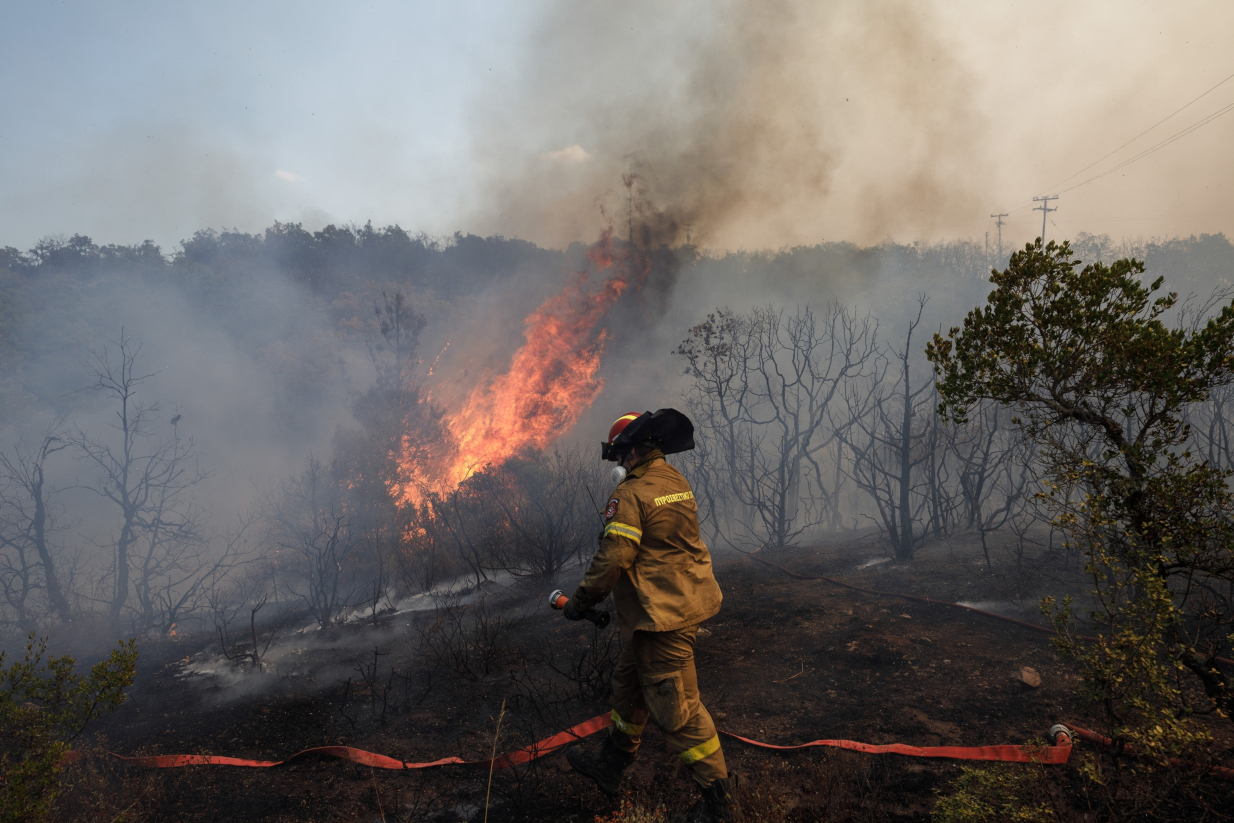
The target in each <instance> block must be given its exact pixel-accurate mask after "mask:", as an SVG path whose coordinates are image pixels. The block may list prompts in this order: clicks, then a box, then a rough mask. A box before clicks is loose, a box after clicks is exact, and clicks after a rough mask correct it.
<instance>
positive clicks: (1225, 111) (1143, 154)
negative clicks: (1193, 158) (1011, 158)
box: [1060, 103, 1234, 193]
mask: <svg viewBox="0 0 1234 823" xmlns="http://www.w3.org/2000/svg"><path fill="white" fill-rule="evenodd" d="M1231 111H1234V103H1230V104H1229V105H1228V106H1226V107H1224V108H1222V109H1218V110H1217V111H1215V112H1213V113H1212V114H1210V115H1208V117H1205V118H1204V119H1203V120H1200V121H1199V122H1198V123H1193V124H1192V125H1190V126H1188V127H1187V128H1185V129H1183V130H1182V131H1180V132H1177V133H1176V134H1173V135H1171V136H1169V137H1167V138H1166V139H1164V140H1162V141H1161V142H1160V143H1157V144H1156V145H1155V146H1150V147H1149V148H1147V149H1145V150H1144V151H1142V152H1140V153H1139V154H1137V155H1136V156H1135V157H1132V158H1130V159H1128V160H1124V161H1123V162H1121V163H1119V164H1118V165H1117V166H1114V167H1113V168H1111V169H1107V170H1106V171H1103V172H1102V173H1101V174H1097V175H1094V176H1092V177H1090V178H1088V179H1087V180H1085V181H1084V182H1083V183H1076V184H1075V185H1074V186H1068V187H1067V188H1065V189H1063V192H1069V191H1071V190H1072V189H1078V188H1079V187H1080V186H1087V185H1088V184H1089V183H1091V182H1093V181H1094V180H1100V179H1101V178H1103V177H1105V176H1106V175H1107V174H1113V173H1114V172H1116V171H1118V170H1119V169H1121V168H1124V167H1126V166H1130V165H1131V164H1132V163H1134V162H1135V161H1137V160H1140V159H1142V158H1144V157H1147V156H1148V155H1150V154H1152V153H1153V152H1155V151H1157V150H1158V149H1163V148H1165V147H1166V146H1168V145H1170V144H1171V143H1173V142H1174V141H1175V140H1179V139H1181V138H1183V137H1186V136H1187V135H1188V134H1191V132H1193V131H1195V130H1196V129H1199V128H1201V127H1202V126H1207V125H1208V124H1209V123H1211V122H1212V121H1214V120H1216V119H1217V118H1218V117H1221V116H1222V115H1224V114H1229V113H1230V112H1231ZM1072 176H1073V177H1074V176H1075V175H1072ZM1060 193H1061V192H1060Z"/></svg>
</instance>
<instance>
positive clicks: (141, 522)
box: [67, 332, 209, 634]
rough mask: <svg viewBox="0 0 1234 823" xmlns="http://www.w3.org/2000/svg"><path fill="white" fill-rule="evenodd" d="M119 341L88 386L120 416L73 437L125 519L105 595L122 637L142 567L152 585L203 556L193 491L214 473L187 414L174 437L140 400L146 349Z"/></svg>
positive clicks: (106, 351)
mask: <svg viewBox="0 0 1234 823" xmlns="http://www.w3.org/2000/svg"><path fill="white" fill-rule="evenodd" d="M113 345H114V347H115V348H114V349H113V348H112V347H111V346H106V347H104V348H103V349H102V350H101V351H96V352H93V353H92V359H91V361H90V369H91V371H92V373H93V382H92V383H90V384H89V385H88V386H87V387H86V390H89V391H93V392H97V393H99V394H101V395H102V396H103V397H104V398H105V400H106V401H107V402H108V403H109V404H110V406H111V408H112V411H113V414H114V417H113V418H112V421H111V422H110V423H109V424H107V426H106V429H107V431H104V432H100V433H88V432H85V431H83V430H82V429H81V428H77V429H75V430H74V433H73V434H72V435H71V436H70V437H69V438H67V441H68V443H69V444H71V445H72V446H73V448H74V449H75V451H76V452H77V454H78V455H79V457H80V458H81V459H82V460H83V462H85V463H86V464H87V465H88V466H90V467H91V468H93V469H94V470H95V471H96V472H97V479H96V480H95V481H94V482H93V483H92V484H90V485H88V486H87V487H86V488H88V489H89V490H90V491H92V492H94V493H96V494H98V495H99V496H100V497H102V498H104V499H105V500H107V501H109V502H110V503H111V504H112V507H113V510H114V511H115V513H116V515H117V518H118V521H119V522H118V526H117V529H116V532H115V533H114V535H113V536H112V537H111V538H110V539H109V543H108V544H107V547H108V548H109V549H110V553H111V555H112V558H111V560H112V562H111V569H110V572H109V574H108V575H107V581H108V583H109V585H108V587H107V589H108V590H107V591H106V593H105V595H104V601H105V604H106V609H107V618H108V621H109V624H110V626H111V629H112V631H113V632H115V633H117V634H118V633H120V632H121V631H122V630H123V626H122V618H123V616H124V613H125V610H126V608H128V607H129V600H130V597H132V594H133V586H132V581H133V572H134V571H135V570H136V571H137V573H138V582H139V583H140V584H142V585H145V584H147V583H148V582H149V580H150V578H151V577H154V576H157V575H159V574H162V573H171V574H173V575H174V574H178V573H180V572H183V571H185V570H187V569H188V568H189V567H191V566H193V565H194V564H195V563H199V562H200V561H201V555H200V554H197V553H196V552H197V550H198V548H199V547H200V542H201V536H200V528H199V524H198V517H197V512H196V510H195V509H194V508H193V504H192V491H193V490H194V488H195V487H196V486H197V485H198V484H200V483H201V482H202V481H204V480H205V479H207V477H209V475H208V473H207V472H205V471H203V470H202V469H201V468H200V466H199V465H198V463H197V453H196V448H195V446H194V443H193V439H192V438H191V437H182V436H181V435H180V433H179V429H178V426H177V424H178V423H179V421H180V419H181V416H180V415H179V414H176V415H174V416H173V417H172V418H171V421H170V428H171V432H170V434H163V433H160V431H159V430H158V429H156V427H157V425H158V424H159V422H160V420H161V417H160V409H159V405H158V404H157V403H146V402H144V401H143V400H142V399H140V397H139V393H140V389H141V387H142V384H143V383H144V382H145V381H146V380H148V379H149V378H151V377H153V376H154V375H153V373H148V372H143V371H142V370H141V369H140V368H139V364H138V360H139V357H140V355H141V346H140V345H134V344H133V343H132V342H131V341H130V340H129V339H128V338H127V337H126V336H125V335H124V334H123V332H122V333H121V335H120V339H119V341H118V342H116V343H115V344H113ZM162 431H163V432H165V431H166V429H163V430H162ZM147 590H148V587H147ZM138 611H139V614H141V612H142V611H143V609H139V610H138ZM140 622H142V621H141V620H140V619H139V623H140Z"/></svg>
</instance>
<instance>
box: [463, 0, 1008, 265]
mask: <svg viewBox="0 0 1234 823" xmlns="http://www.w3.org/2000/svg"><path fill="white" fill-rule="evenodd" d="M614 6H619V7H620V8H614ZM922 9H923V7H922V6H920V5H919V4H913V3H906V2H882V3H879V2H840V3H817V2H798V1H796V0H769V1H766V2H730V3H726V4H720V5H714V4H658V3H646V2H644V3H639V2H635V3H628V4H609V5H606V6H601V5H598V4H591V3H563V4H561V5H559V6H557V7H555V9H554V11H553V12H552V13H551V14H550V15H549V16H548V18H547V19H546V21H545V23H544V25H543V26H542V28H541V30H540V32H539V35H538V41H537V47H536V48H535V49H533V51H532V54H533V57H532V59H531V62H530V65H529V66H528V67H527V71H526V73H525V75H523V76H522V77H521V78H519V79H516V80H515V81H512V85H509V86H505V87H503V88H502V89H501V91H500V93H499V94H498V95H497V96H498V97H500V100H499V101H490V105H491V106H493V107H494V108H496V109H497V110H499V111H500V112H501V113H502V115H503V116H501V117H498V118H496V119H497V121H499V122H502V123H503V127H501V128H497V129H495V130H494V132H493V133H492V134H490V135H488V136H487V137H486V138H485V139H484V140H483V141H482V145H481V147H480V149H481V152H480V153H481V156H482V157H483V158H485V159H484V163H485V167H486V171H487V173H488V174H489V176H490V178H491V182H492V190H493V191H494V192H495V193H496V203H497V204H498V205H497V207H496V208H495V209H494V210H493V211H492V212H490V213H488V214H487V215H486V216H485V217H484V219H483V223H484V226H485V230H492V231H499V232H501V233H503V234H507V235H518V236H523V237H531V238H534V239H536V240H538V241H540V242H547V243H551V244H554V245H563V244H565V243H568V242H570V241H573V240H577V239H581V238H588V237H594V236H595V233H596V229H597V228H598V227H599V226H600V225H601V224H602V221H603V220H605V219H606V218H607V219H608V220H611V222H612V224H613V225H614V226H615V227H616V228H617V231H618V235H619V236H622V237H625V236H627V231H628V223H627V220H628V218H629V212H630V210H631V208H630V206H631V204H630V198H629V195H630V194H631V192H632V193H633V194H634V197H633V212H634V214H633V217H634V220H633V223H634V224H635V226H634V240H635V241H636V243H638V244H639V245H642V246H644V247H649V246H650V247H655V246H658V245H660V244H661V243H667V244H670V245H671V244H676V243H682V242H684V241H685V240H686V237H687V232H688V234H689V239H690V240H691V241H692V242H693V243H694V244H697V245H709V246H719V247H727V248H733V247H763V248H766V247H769V246H770V247H778V246H783V245H791V244H797V243H812V242H818V241H820V240H823V239H837V238H844V239H852V240H864V241H876V240H880V239H882V238H884V237H886V236H888V235H895V234H903V233H924V232H929V231H930V230H931V229H933V228H936V226H937V224H938V223H940V222H941V221H945V220H946V219H948V216H949V215H953V214H954V213H955V212H956V211H957V210H963V209H969V210H971V209H976V210H977V211H978V212H980V210H981V209H982V208H984V205H983V204H981V203H979V202H978V201H979V199H980V198H979V197H978V195H977V194H976V192H975V191H974V187H973V186H972V185H970V184H969V183H967V182H965V181H971V180H982V179H983V174H982V169H981V168H980V162H979V161H975V158H977V157H978V156H979V153H978V152H976V151H972V150H970V146H971V144H972V142H973V141H974V137H973V135H975V134H977V133H978V132H979V129H978V126H979V125H980V123H981V118H980V117H979V116H978V115H977V113H976V112H975V111H974V110H973V109H972V108H970V106H969V104H968V96H967V95H966V94H965V89H966V85H967V83H968V80H969V77H968V73H967V71H966V70H965V69H963V68H962V67H961V65H960V64H959V62H958V61H957V60H956V59H954V58H953V57H952V56H951V55H950V54H949V52H948V48H947V46H946V43H945V40H944V39H943V38H942V37H940V36H939V33H938V31H937V23H936V21H934V20H933V19H932V18H931V16H930V15H929V14H928V13H925V12H923V10H922ZM488 113H489V114H492V111H490V112H488ZM566 149H568V150H566ZM584 153H585V154H584ZM527 157H533V158H534V159H532V160H531V161H527V160H526V158H527ZM961 165H962V168H961ZM623 175H626V178H625V181H626V182H627V183H629V182H630V181H631V176H632V180H633V184H632V186H629V187H628V186H626V185H623ZM601 212H603V215H602V214H601Z"/></svg>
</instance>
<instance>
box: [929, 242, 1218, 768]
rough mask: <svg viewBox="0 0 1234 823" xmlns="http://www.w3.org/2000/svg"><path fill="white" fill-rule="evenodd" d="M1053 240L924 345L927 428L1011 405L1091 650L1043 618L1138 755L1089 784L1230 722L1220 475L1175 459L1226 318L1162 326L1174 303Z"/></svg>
mask: <svg viewBox="0 0 1234 823" xmlns="http://www.w3.org/2000/svg"><path fill="white" fill-rule="evenodd" d="M1080 266H1081V261H1079V260H1073V259H1072V252H1071V249H1070V247H1069V245H1068V244H1067V243H1065V242H1064V243H1062V244H1055V243H1053V242H1051V243H1050V244H1049V245H1047V246H1044V247H1043V246H1042V244H1041V241H1040V240H1038V241H1037V242H1036V243H1035V244H1031V245H1029V246H1027V247H1026V248H1025V249H1024V250H1023V251H1020V252H1017V253H1016V254H1014V255H1013V256H1012V258H1011V260H1010V263H1009V265H1008V267H1007V269H1006V270H1005V271H1001V272H1000V271H994V272H992V274H991V282H992V283H993V284H994V286H995V289H994V291H993V292H991V293H990V295H989V298H988V301H987V305H986V306H984V307H981V308H977V309H974V310H973V311H971V312H969V314H968V316H967V317H966V318H965V320H964V326H963V328H962V329H959V328H953V329H952V330H951V331H950V333H949V334H948V335H947V337H945V338H944V337H943V336H941V335H937V334H936V335H935V336H934V340H933V342H931V343H930V344H929V345H928V346H927V355H928V357H929V358H930V360H931V361H932V362H933V363H934V365H935V371H936V372H937V374H938V375H939V377H940V381H939V391H940V394H941V396H942V402H941V404H940V407H939V411H940V414H943V415H944V416H947V417H950V418H951V419H953V420H960V421H962V420H964V418H965V414H966V412H967V411H968V410H969V409H971V408H972V407H973V406H974V404H976V403H977V402H979V401H981V400H986V399H992V400H996V401H998V402H1001V403H1004V404H1007V405H1009V406H1011V407H1012V408H1013V410H1014V411H1015V413H1016V414H1017V417H1015V418H1014V420H1015V422H1016V423H1017V424H1019V425H1020V426H1022V427H1023V428H1024V430H1025V431H1026V432H1027V434H1028V435H1029V436H1030V437H1031V438H1032V439H1033V440H1034V441H1035V442H1036V443H1037V444H1038V447H1039V449H1040V452H1041V456H1042V458H1043V462H1044V465H1045V469H1046V479H1047V485H1046V490H1045V491H1044V492H1043V493H1042V496H1043V498H1044V499H1045V500H1046V502H1047V503H1048V504H1049V505H1050V506H1051V507H1052V509H1053V513H1054V517H1055V521H1056V523H1057V524H1058V525H1059V526H1060V527H1062V528H1063V529H1064V530H1065V531H1066V532H1067V533H1068V535H1069V539H1070V540H1072V541H1073V542H1075V543H1076V544H1077V545H1079V546H1081V547H1082V548H1083V550H1084V551H1085V553H1086V557H1087V561H1088V562H1087V572H1088V574H1089V575H1090V576H1091V579H1092V581H1093V584H1094V585H1093V590H1092V595H1093V597H1094V602H1095V604H1096V606H1095V608H1094V609H1093V611H1092V613H1091V614H1090V618H1091V619H1092V620H1093V621H1094V622H1095V623H1096V624H1097V627H1098V630H1099V631H1098V634H1099V637H1098V639H1097V640H1096V641H1095V642H1091V643H1090V642H1087V641H1083V640H1080V639H1079V638H1077V637H1076V631H1075V620H1074V618H1073V613H1072V604H1071V602H1070V601H1069V600H1068V601H1064V602H1063V603H1061V604H1056V603H1054V602H1053V601H1052V600H1050V599H1047V600H1046V601H1045V602H1044V603H1043V609H1044V610H1045V611H1046V613H1047V614H1048V615H1049V616H1050V617H1051V619H1052V621H1053V622H1054V624H1055V627H1056V628H1057V629H1058V630H1059V632H1060V638H1059V640H1058V641H1057V645H1058V647H1059V649H1060V651H1062V652H1063V653H1064V654H1065V655H1068V656H1070V657H1071V658H1073V659H1075V660H1077V661H1078V662H1079V663H1080V666H1081V671H1082V697H1083V698H1086V699H1087V700H1088V701H1089V702H1090V703H1091V704H1092V705H1095V706H1098V707H1100V709H1101V711H1102V712H1103V713H1104V716H1105V718H1106V720H1107V722H1108V726H1109V730H1110V732H1111V736H1112V737H1114V738H1115V739H1117V740H1119V741H1120V742H1124V743H1129V744H1131V745H1132V746H1133V747H1134V749H1135V750H1136V751H1137V752H1138V755H1139V757H1138V758H1137V759H1136V760H1134V761H1123V760H1122V759H1121V758H1119V757H1116V758H1115V765H1114V768H1113V770H1110V769H1105V770H1102V769H1097V768H1096V767H1094V770H1093V771H1091V773H1090V776H1091V777H1093V778H1094V779H1096V780H1098V781H1099V782H1102V783H1103V784H1107V785H1108V786H1109V787H1110V788H1111V789H1115V790H1116V789H1117V786H1118V784H1119V783H1120V781H1121V782H1123V783H1124V784H1129V783H1130V782H1131V781H1134V780H1136V777H1135V776H1134V775H1127V774H1124V772H1126V771H1127V770H1131V771H1135V770H1137V769H1159V768H1169V767H1170V764H1171V763H1172V762H1173V758H1176V757H1178V756H1179V755H1181V754H1183V752H1184V751H1186V752H1187V757H1188V758H1189V759H1194V758H1195V757H1197V755H1198V752H1200V751H1201V750H1202V748H1197V746H1198V744H1201V743H1203V742H1205V741H1207V740H1208V734H1207V732H1206V731H1205V730H1204V728H1203V727H1202V726H1200V725H1199V724H1197V723H1195V722H1194V716H1195V714H1196V713H1198V712H1199V713H1209V714H1214V715H1216V716H1219V717H1223V718H1227V719H1228V718H1229V716H1230V711H1231V709H1232V708H1234V702H1232V698H1234V692H1232V690H1231V685H1230V682H1229V679H1228V677H1229V672H1228V671H1226V670H1225V669H1223V668H1222V664H1221V663H1219V662H1218V660H1217V658H1218V657H1222V656H1226V657H1228V656H1229V654H1230V652H1229V649H1230V644H1231V639H1232V636H1231V621H1232V615H1231V603H1230V598H1229V592H1230V591H1231V590H1232V589H1231V585H1232V583H1234V553H1232V551H1231V547H1232V546H1234V524H1232V523H1231V514H1234V500H1232V498H1231V495H1230V492H1229V486H1228V481H1229V479H1230V478H1229V473H1228V472H1222V471H1219V470H1217V469H1215V468H1213V467H1211V466H1209V465H1208V464H1207V463H1206V462H1204V461H1202V460H1200V459H1199V458H1198V457H1196V456H1193V454H1192V453H1191V452H1190V451H1189V450H1188V442H1189V440H1190V435H1191V433H1190V431H1189V429H1188V427H1187V426H1186V424H1185V422H1184V420H1183V413H1184V412H1185V410H1186V409H1187V407H1188V406H1190V405H1192V404H1195V403H1198V402H1201V401H1204V400H1205V399H1206V398H1207V397H1208V396H1209V394H1210V393H1211V392H1212V391H1213V390H1214V389H1216V388H1219V387H1222V386H1226V385H1229V384H1231V383H1234V305H1232V306H1225V307H1224V308H1222V309H1221V310H1220V311H1219V312H1218V313H1216V314H1215V315H1214V316H1213V317H1212V318H1211V319H1209V320H1208V321H1207V322H1206V323H1204V324H1202V325H1198V324H1197V326H1196V327H1194V328H1172V327H1170V326H1168V325H1167V324H1166V322H1165V320H1166V319H1167V318H1168V313H1169V312H1170V310H1171V309H1172V308H1173V307H1174V306H1175V303H1176V301H1177V295H1176V294H1174V293H1166V294H1159V293H1158V292H1159V290H1160V288H1161V285H1162V278H1157V279H1156V280H1154V281H1153V282H1152V283H1151V284H1148V285H1146V284H1145V283H1144V282H1143V280H1142V279H1141V275H1143V274H1144V271H1145V268H1144V264H1143V263H1141V262H1140V261H1137V260H1134V259H1124V260H1119V261H1117V262H1115V263H1113V264H1111V265H1109V266H1106V265H1103V264H1101V263H1092V264H1089V265H1087V266H1084V267H1083V268H1082V269H1081V268H1080Z"/></svg>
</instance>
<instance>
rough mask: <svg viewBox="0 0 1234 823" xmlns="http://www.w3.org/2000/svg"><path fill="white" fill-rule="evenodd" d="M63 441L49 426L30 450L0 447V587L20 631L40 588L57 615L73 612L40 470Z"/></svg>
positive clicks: (63, 617) (33, 620)
mask: <svg viewBox="0 0 1234 823" xmlns="http://www.w3.org/2000/svg"><path fill="white" fill-rule="evenodd" d="M67 447H68V446H67V444H66V443H65V442H64V441H63V440H62V439H61V438H60V437H59V436H58V435H57V434H56V429H55V428H53V429H52V431H50V432H49V433H47V434H46V435H44V437H43V441H42V443H41V444H40V446H39V448H38V449H36V450H35V451H34V452H33V453H27V452H25V451H23V450H22V449H21V448H20V447H16V448H14V449H13V451H12V452H11V453H2V452H0V551H2V552H3V553H2V554H0V589H2V590H3V593H4V598H5V602H6V603H7V604H8V606H9V608H11V609H12V610H13V613H14V615H15V619H16V622H17V624H18V625H19V626H20V627H21V629H22V630H23V631H33V630H34V629H35V628H36V627H37V623H38V618H39V615H38V614H37V613H36V611H41V607H38V606H36V605H35V603H34V601H33V598H34V597H36V596H37V594H38V592H40V591H41V592H42V595H43V597H45V598H46V607H47V610H49V611H50V612H51V614H52V615H54V616H55V618H56V619H57V620H59V621H60V622H62V623H67V622H69V621H70V620H72V618H73V609H72V607H71V605H70V603H69V598H68V590H67V587H66V585H65V581H64V580H62V577H61V571H60V570H59V569H58V568H57V560H56V557H55V556H54V554H55V551H54V550H53V547H52V540H53V535H54V534H55V532H56V531H57V528H56V525H55V518H54V516H53V514H52V511H51V498H52V497H53V496H54V494H55V492H56V489H55V488H54V487H53V486H51V485H49V484H48V482H47V480H46V475H45V466H46V464H47V459H48V458H49V457H50V456H51V455H53V454H55V453H56V452H59V451H63V450H64V449H66V448H67Z"/></svg>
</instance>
